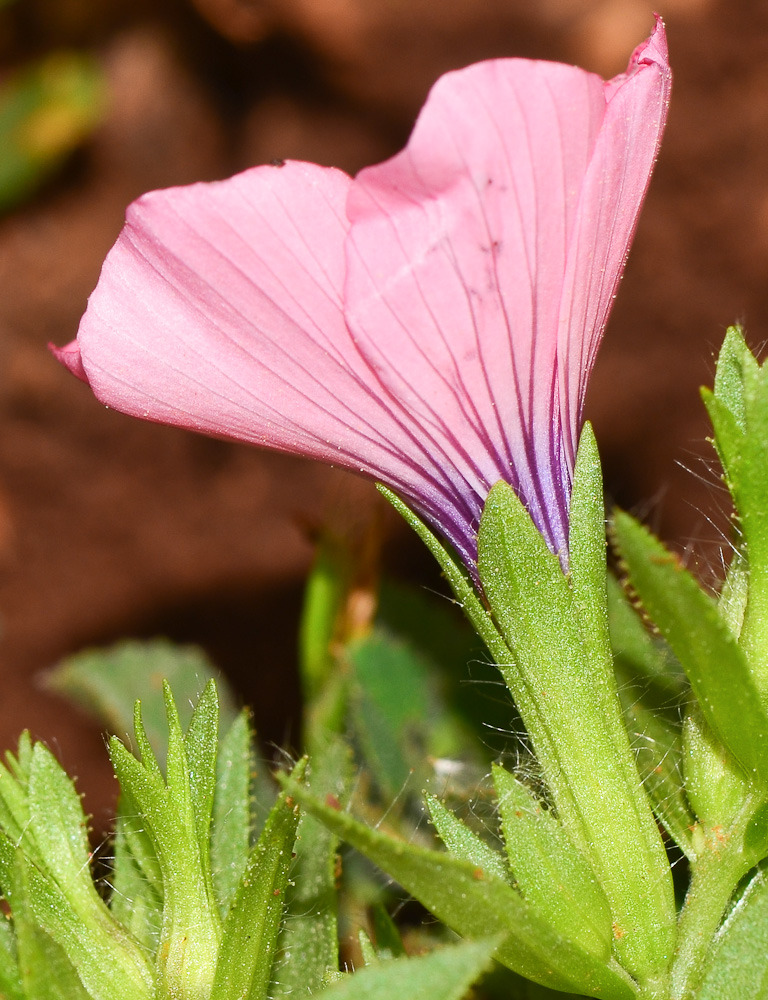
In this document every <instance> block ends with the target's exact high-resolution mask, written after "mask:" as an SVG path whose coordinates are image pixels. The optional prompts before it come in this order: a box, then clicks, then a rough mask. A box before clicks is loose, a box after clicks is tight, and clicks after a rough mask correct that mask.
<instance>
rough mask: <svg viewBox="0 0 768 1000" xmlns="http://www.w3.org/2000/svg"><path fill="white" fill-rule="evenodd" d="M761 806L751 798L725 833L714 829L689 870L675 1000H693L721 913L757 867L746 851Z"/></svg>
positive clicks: (680, 927)
mask: <svg viewBox="0 0 768 1000" xmlns="http://www.w3.org/2000/svg"><path fill="white" fill-rule="evenodd" d="M759 805H760V800H759V798H758V797H757V796H755V795H750V796H749V797H748V798H747V799H746V801H745V802H744V805H743V806H742V808H741V810H740V812H739V814H738V815H737V817H736V819H735V820H734V822H733V823H732V824H731V826H730V827H729V828H728V829H727V830H723V829H721V828H718V827H710V828H709V830H708V835H707V847H706V848H705V850H704V852H703V853H701V854H700V855H699V857H698V858H697V860H696V861H695V862H694V863H693V864H692V866H691V884H690V888H689V889H688V895H687V896H686V898H685V904H684V906H683V909H682V912H681V914H680V922H679V925H678V946H677V953H676V955H675V960H674V963H673V965H672V1000H690V998H692V997H693V996H694V995H695V990H696V988H697V986H698V985H699V982H700V981H701V977H702V975H703V973H704V966H705V958H706V955H707V952H708V951H709V949H710V948H711V947H712V939H713V938H714V936H715V934H716V932H717V929H718V927H719V926H720V922H721V921H722V918H723V913H724V912H725V909H726V907H727V906H728V902H729V900H730V899H731V897H732V896H733V893H734V890H735V889H736V886H737V885H738V883H739V880H740V879H741V878H742V877H743V876H744V875H745V874H746V872H748V871H749V869H750V868H751V867H752V865H753V864H754V863H755V858H753V857H752V856H751V852H748V851H746V850H745V845H744V833H745V831H746V828H747V826H748V824H749V821H750V820H751V819H752V817H753V816H754V814H755V810H756V809H757V808H758V807H759Z"/></svg>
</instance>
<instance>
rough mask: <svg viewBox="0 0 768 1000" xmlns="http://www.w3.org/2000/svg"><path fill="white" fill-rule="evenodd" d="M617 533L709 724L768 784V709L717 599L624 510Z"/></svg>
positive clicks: (644, 598) (637, 585)
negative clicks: (767, 710) (705, 591)
mask: <svg viewBox="0 0 768 1000" xmlns="http://www.w3.org/2000/svg"><path fill="white" fill-rule="evenodd" d="M614 533H615V538H616V544H617V546H618V548H619V551H620V553H621V557H622V559H623V561H624V563H625V565H626V567H627V570H628V572H629V576H630V579H631V582H632V586H633V587H634V589H635V590H636V591H637V593H638V595H639V597H640V599H641V600H642V602H643V606H644V607H645V608H646V610H647V611H648V614H649V615H650V616H651V618H652V619H653V621H654V622H655V624H656V625H657V626H658V628H659V629H660V631H661V633H662V635H663V636H664V638H665V639H666V640H667V642H668V643H669V645H670V646H671V647H672V649H673V650H674V652H675V655H676V656H677V658H678V660H679V661H680V664H681V665H682V667H683V669H684V670H685V672H686V674H687V675H688V679H689V681H690V683H691V687H692V688H693V692H694V694H695V695H696V697H697V699H698V703H699V705H700V707H701V711H702V713H703V715H704V717H705V719H706V720H707V722H708V724H709V725H710V726H711V728H712V730H713V732H715V733H717V735H718V736H719V738H720V739H721V740H722V742H723V745H724V746H725V747H727V748H728V749H729V750H730V752H731V753H732V754H733V756H734V757H735V758H736V760H738V761H739V762H740V763H741V765H742V766H743V768H744V771H745V774H746V775H747V776H748V777H749V778H750V779H751V780H753V781H756V782H758V783H759V784H760V785H761V786H762V787H764V788H766V789H768V714H767V713H766V711H765V709H764V708H763V706H762V703H761V699H760V693H759V690H758V687H757V684H756V682H755V678H754V676H753V673H752V670H751V668H750V664H749V662H748V660H747V657H746V655H745V654H744V652H743V650H742V649H741V647H740V646H739V644H738V642H737V640H736V638H735V637H734V635H733V633H732V632H731V630H730V629H729V628H728V625H727V624H726V622H725V621H724V620H723V618H722V616H721V614H720V612H719V610H718V606H717V604H716V602H715V601H714V600H713V599H712V598H711V597H710V596H709V595H708V594H706V593H704V591H703V590H702V589H701V587H700V586H699V584H698V583H697V582H696V580H695V579H694V578H693V576H692V575H691V574H690V573H689V572H688V571H687V570H686V569H685V568H684V567H683V566H682V565H681V564H680V561H679V560H678V559H677V558H676V557H675V556H674V555H673V554H672V553H671V552H669V551H668V550H667V549H666V548H665V547H664V546H663V545H662V544H661V542H659V541H658V540H657V539H655V538H654V537H653V536H652V535H651V534H650V532H648V531H647V530H646V529H645V528H643V527H642V526H641V525H640V524H638V523H637V522H636V521H634V520H633V519H632V518H631V517H630V516H629V515H628V514H624V513H618V514H617V515H616V519H615V522H614Z"/></svg>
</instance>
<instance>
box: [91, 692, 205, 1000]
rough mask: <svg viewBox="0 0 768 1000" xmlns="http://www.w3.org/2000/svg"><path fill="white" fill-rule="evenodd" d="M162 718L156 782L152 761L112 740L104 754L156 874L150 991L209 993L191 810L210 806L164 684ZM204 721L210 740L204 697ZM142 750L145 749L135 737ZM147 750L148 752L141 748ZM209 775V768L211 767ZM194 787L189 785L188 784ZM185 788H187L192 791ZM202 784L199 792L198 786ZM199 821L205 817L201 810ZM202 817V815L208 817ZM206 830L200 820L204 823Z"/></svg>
mask: <svg viewBox="0 0 768 1000" xmlns="http://www.w3.org/2000/svg"><path fill="white" fill-rule="evenodd" d="M166 711H167V720H168V754H167V779H166V781H163V778H162V775H161V774H160V773H159V771H158V769H157V765H156V763H154V761H153V760H152V761H150V762H149V764H147V762H146V761H142V762H141V763H140V762H139V761H137V760H136V758H135V757H133V756H132V754H130V753H128V751H127V750H126V749H125V747H124V746H123V745H122V744H121V743H120V741H119V740H117V739H116V738H115V737H113V738H112V739H111V741H110V756H111V758H112V764H113V767H114V769H115V773H116V775H117V777H118V780H119V781H120V785H121V788H122V789H123V790H124V793H125V795H126V800H127V801H129V800H131V801H132V802H133V803H134V804H135V806H136V814H137V815H140V816H141V818H142V821H143V826H144V829H145V830H146V832H147V834H148V835H149V837H150V839H151V842H152V849H153V851H154V853H155V854H156V856H157V860H158V863H159V866H160V869H161V873H162V883H163V926H162V936H161V942H160V951H159V954H160V963H159V965H160V984H159V987H158V996H159V997H160V998H162V997H166V996H168V997H169V998H170V997H174V996H176V995H177V994H179V995H180V994H181V993H183V992H184V991H189V992H190V993H191V994H193V995H196V993H197V992H199V993H200V995H205V994H207V993H208V992H209V990H210V987H211V983H212V979H213V972H214V968H215V961H216V955H217V953H218V948H219V942H220V939H221V920H220V917H219V912H218V906H217V905H216V901H215V899H214V894H213V883H212V877H211V870H210V863H209V857H208V845H207V843H205V844H201V843H200V836H199V830H200V823H199V818H200V817H199V815H196V806H197V808H198V809H199V810H205V809H209V808H210V795H209V793H208V791H207V789H208V788H209V787H210V786H211V784H212V781H213V780H215V779H212V778H211V776H210V775H205V774H203V775H202V776H201V777H200V778H199V779H193V778H192V776H191V775H190V765H189V761H188V759H187V752H186V748H185V740H184V736H183V734H182V731H181V725H180V722H179V717H178V713H177V712H176V708H175V705H174V703H173V698H172V697H171V695H170V691H169V690H168V689H167V688H166ZM203 711H204V713H206V714H207V718H204V719H203V720H202V722H200V723H198V727H199V728H198V729H197V730H193V734H192V737H191V739H193V740H194V739H195V732H196V731H197V733H198V735H201V736H202V738H203V740H207V741H210V739H211V732H212V724H211V720H212V717H213V715H215V709H214V707H213V703H212V702H210V701H209V702H208V704H207V706H206V703H205V702H204V709H203ZM137 730H138V732H137V737H138V739H137V742H138V743H139V745H140V747H141V750H142V754H144V753H145V750H146V747H145V745H144V743H143V741H142V740H141V738H140V737H139V734H140V732H141V720H140V718H139V719H137ZM147 752H149V753H150V756H151V751H147ZM199 757H200V760H199V761H198V764H199V766H201V767H204V768H206V767H207V768H210V769H211V770H213V769H214V768H215V760H211V759H210V753H208V752H205V751H203V752H202V753H201V754H200V755H199ZM214 774H215V771H214ZM198 780H199V781H200V784H199V785H197V784H195V782H196V781H198ZM193 789H195V790H194V791H193ZM200 789H202V792H201V791H200ZM202 818H203V820H204V821H205V815H204V813H203V814H202ZM208 822H209V820H208ZM205 827H206V829H207V823H205Z"/></svg>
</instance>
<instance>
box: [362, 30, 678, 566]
mask: <svg viewBox="0 0 768 1000" xmlns="http://www.w3.org/2000/svg"><path fill="white" fill-rule="evenodd" d="M654 38H655V42H653V43H647V44H646V46H645V47H644V48H643V49H641V50H638V53H636V54H635V56H633V62H632V63H631V64H630V69H629V71H628V73H627V75H626V76H625V77H622V78H620V79H618V80H617V81H613V82H612V83H611V84H608V85H604V84H603V81H602V80H600V79H599V78H598V77H596V76H594V75H592V74H589V73H586V72H584V71H582V70H579V69H576V68H575V67H569V66H563V65H560V64H555V63H544V62H538V63H537V62H533V63H532V62H527V61H523V60H496V61H493V62H486V63H480V64H479V65H476V66H470V67H469V68H468V69H465V70H462V71H459V72H456V73H449V74H448V75H447V76H444V77H443V78H442V79H441V80H439V81H438V83H437V84H436V85H435V87H434V88H433V90H432V92H431V93H430V95H429V98H428V100H427V103H426V105H425V107H424V109H423V110H422V112H421V115H420V117H419V120H418V122H417V124H416V127H415V129H414V132H413V135H412V136H411V139H410V141H409V143H408V146H407V147H406V149H405V150H404V151H403V152H402V153H400V154H399V155H397V156H396V157H394V158H393V159H392V160H390V161H388V162H387V163H384V164H381V165H380V166H377V167H372V168H370V169H368V170H364V171H363V172H362V173H361V174H360V175H359V176H358V178H357V180H356V181H355V184H354V186H353V187H352V189H351V191H350V196H349V202H348V214H349V217H350V220H351V222H352V229H351V231H350V235H349V238H348V241H347V284H346V302H347V309H346V314H347V321H348V323H349V325H350V328H351V329H352V332H353V334H354V336H355V338H356V340H357V342H358V344H359V345H360V347H361V350H363V351H364V353H365V354H366V356H367V357H368V358H369V359H370V361H371V364H372V365H373V366H374V368H375V370H376V372H377V374H378V375H379V377H380V379H381V381H382V383H383V384H384V385H385V386H386V387H387V388H388V389H389V390H390V391H391V392H392V393H393V394H394V395H396V396H397V397H398V398H400V399H403V400H404V401H405V403H406V405H407V406H408V408H409V409H411V410H412V411H413V412H414V413H416V414H417V415H418V418H419V420H420V421H421V422H422V423H423V425H424V427H425V431H426V433H427V434H428V435H429V438H430V440H431V441H432V442H433V445H434V447H435V448H436V449H439V450H441V451H443V452H444V453H446V454H450V455H451V456H452V458H453V460H454V461H455V463H456V465H457V467H458V468H459V469H460V471H461V474H462V476H463V477H464V479H465V490H467V491H468V492H469V493H471V494H472V493H473V494H475V495H477V496H478V497H479V498H481V502H482V499H484V497H485V496H486V495H487V492H488V490H489V488H490V486H492V485H493V483H494V482H496V481H497V480H498V479H500V478H503V479H506V480H507V481H510V482H512V483H513V485H515V486H516V487H517V488H518V489H519V490H520V492H521V494H522V496H523V499H524V500H525V501H526V503H527V504H528V506H529V509H530V510H531V513H532V515H533V517H534V520H536V521H537V523H538V525H539V527H540V528H541V529H542V530H543V531H544V533H545V535H546V536H547V538H548V540H549V542H550V545H551V546H552V548H553V549H554V550H556V551H557V550H559V551H561V552H564V551H565V545H566V540H567V503H568V497H569V495H570V478H571V473H572V466H573V451H574V445H575V441H576V436H577V433H578V425H579V422H580V415H581V404H582V399H583V390H584V387H585V385H586V380H587V377H588V374H589V370H590V368H591V365H592V362H593V360H594V353H595V350H596V347H597V344H598V342H599V340H600V337H601V336H602V331H603V326H604V324H605V321H606V319H607V313H608V307H609V305H610V301H611V298H612V296H613V292H614V288H615V285H616V283H617V281H618V278H619V276H620V273H621V270H622V268H623V263H624V259H625V256H626V252H627V248H628V245H629V240H630V238H631V234H632V231H633V229H634V225H635V221H636V218H637V214H638V212H639V208H640V203H641V201H642V196H643V194H644V191H645V188H646V185H647V183H648V179H649V176H650V170H651V167H652V164H653V161H654V158H655V155H656V150H657V148H658V141H659V136H660V133H661V129H662V127H663V122H664V111H665V108H666V91H667V88H668V76H667V75H665V69H664V67H663V66H660V65H659V64H658V62H654V61H652V59H651V58H650V56H649V50H653V51H654V52H656V53H657V52H658V51H659V50H660V46H661V44H662V41H661V40H662V39H663V27H662V26H661V24H659V25H658V26H657V29H656V34H655V36H654ZM643 53H645V55H643ZM656 58H657V57H656ZM606 94H608V95H609V100H608V102H606ZM558 383H559V384H558Z"/></svg>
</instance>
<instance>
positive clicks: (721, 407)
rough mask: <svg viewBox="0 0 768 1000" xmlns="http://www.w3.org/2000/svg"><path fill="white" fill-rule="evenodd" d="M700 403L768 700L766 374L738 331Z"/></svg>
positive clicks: (745, 642) (749, 647) (746, 643)
mask: <svg viewBox="0 0 768 1000" xmlns="http://www.w3.org/2000/svg"><path fill="white" fill-rule="evenodd" d="M702 398H703V399H704V403H705V404H706V407H707V410H708V412H709V415H710V419H711V420H712V425H713V427H714V430H715V446H716V448H717V451H718V454H719V456H720V459H721V461H722V464H723V470H724V473H725V476H724V478H725V481H726V483H727V485H728V488H729V490H730V491H731V495H732V497H733V502H734V506H735V508H736V513H737V515H738V521H739V528H740V534H741V542H740V545H739V548H740V550H741V555H742V556H744V557H745V558H746V560H747V562H748V565H749V591H748V599H747V603H746V608H745V611H744V622H743V627H742V629H741V633H740V641H741V645H742V648H743V649H744V650H745V652H746V653H747V655H748V657H749V659H750V662H751V666H752V670H753V673H754V677H755V680H756V682H757V685H758V688H759V689H760V691H761V693H762V695H763V697H764V698H768V663H766V654H767V653H768V629H767V628H766V620H767V618H766V616H767V615H768V467H766V462H765V451H766V447H768V368H767V367H766V366H765V365H762V366H760V365H758V364H757V362H756V361H755V359H754V357H753V356H752V354H751V353H750V351H749V349H748V347H747V345H746V343H745V341H744V338H743V335H742V333H741V331H740V330H739V329H738V328H737V327H733V328H731V329H730V330H729V331H728V334H727V335H726V339H725V343H724V344H723V348H722V350H721V352H720V357H719V358H718V367H717V375H716V378H715V389H714V393H711V392H709V391H708V390H706V389H704V390H702Z"/></svg>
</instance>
